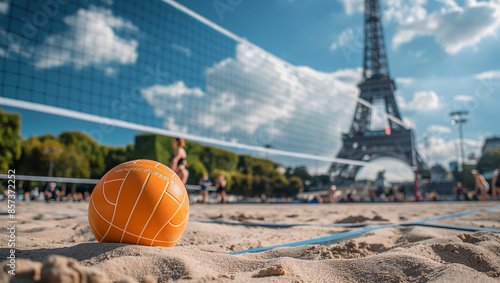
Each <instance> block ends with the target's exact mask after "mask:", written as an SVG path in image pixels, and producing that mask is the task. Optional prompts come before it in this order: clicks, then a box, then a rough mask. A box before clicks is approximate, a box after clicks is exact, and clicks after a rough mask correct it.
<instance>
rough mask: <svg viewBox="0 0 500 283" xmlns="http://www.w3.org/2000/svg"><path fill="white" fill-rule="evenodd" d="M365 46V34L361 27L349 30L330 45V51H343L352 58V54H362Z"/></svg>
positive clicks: (343, 32)
mask: <svg viewBox="0 0 500 283" xmlns="http://www.w3.org/2000/svg"><path fill="white" fill-rule="evenodd" d="M363 46H364V33H363V30H362V28H361V27H357V28H355V29H352V28H348V29H346V30H344V31H342V33H340V35H339V36H338V38H337V41H335V42H333V43H332V44H331V45H330V51H335V50H337V49H339V48H340V49H341V51H342V52H343V53H344V55H345V56H346V57H347V56H351V55H352V53H356V54H361V52H362V51H363Z"/></svg>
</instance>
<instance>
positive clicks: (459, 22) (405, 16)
mask: <svg viewBox="0 0 500 283" xmlns="http://www.w3.org/2000/svg"><path fill="white" fill-rule="evenodd" d="M391 1H395V3H396V2H399V1H396V0H391ZM441 2H443V3H444V7H443V8H441V9H440V10H438V11H433V12H431V13H427V11H426V10H425V9H424V8H423V5H424V4H425V1H423V0H421V1H417V2H412V3H411V4H408V3H405V4H400V6H401V7H403V8H401V9H400V10H397V8H396V10H395V11H394V12H392V13H388V12H386V13H388V14H387V15H390V16H388V18H389V19H394V20H396V21H397V22H398V23H399V27H398V29H397V31H396V34H395V35H394V37H393V39H392V45H393V48H398V47H399V46H400V45H402V44H405V43H408V42H411V41H412V40H413V39H415V38H417V37H419V36H432V37H434V38H435V41H436V42H437V43H438V44H440V45H441V46H442V47H443V48H444V49H445V50H446V52H448V53H450V54H454V53H457V52H459V51H460V50H462V49H463V48H466V47H469V46H475V45H476V44H478V43H479V42H480V41H481V40H482V39H484V38H486V37H488V36H491V35H494V34H495V31H496V30H497V29H498V27H499V26H500V3H499V2H498V1H497V0H492V1H489V2H488V1H481V2H477V1H475V0H469V1H466V2H465V5H464V6H463V7H460V6H458V5H457V4H456V3H455V2H454V1H453V0H445V1H441ZM388 11H391V8H390V9H389V10H388Z"/></svg>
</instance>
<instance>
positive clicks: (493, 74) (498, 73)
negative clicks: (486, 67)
mask: <svg viewBox="0 0 500 283" xmlns="http://www.w3.org/2000/svg"><path fill="white" fill-rule="evenodd" d="M474 77H475V78H476V79H479V80H481V79H482V80H487V79H495V78H500V70H492V71H486V72H482V73H479V74H477V75H475V76H474Z"/></svg>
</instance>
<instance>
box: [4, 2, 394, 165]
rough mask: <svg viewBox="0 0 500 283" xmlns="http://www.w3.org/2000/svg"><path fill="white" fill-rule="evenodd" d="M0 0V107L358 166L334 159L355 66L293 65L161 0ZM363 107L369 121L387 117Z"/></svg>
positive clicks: (295, 159) (354, 96) (291, 160)
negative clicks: (320, 68)
mask: <svg viewBox="0 0 500 283" xmlns="http://www.w3.org/2000/svg"><path fill="white" fill-rule="evenodd" d="M4 6H5V7H6V8H5V7H4V8H2V9H1V12H0V22H1V25H0V26H1V29H0V38H1V39H2V42H1V45H0V62H1V64H0V88H1V91H0V93H1V94H0V105H4V106H12V107H17V108H24V109H29V110H35V111H40V112H45V113H51V114H56V115H61V116H66V117H71V118H77V119H81V120H86V121H91V122H95V123H102V124H106V125H113V126H118V127H123V128H128V129H133V130H138V131H142V132H150V133H157V134H162V135H167V136H176V137H183V138H186V139H188V140H191V141H196V142H200V143H203V144H209V145H214V146H219V147H223V148H228V149H233V150H237V151H238V152H240V153H246V154H253V155H258V156H260V157H266V158H271V159H274V160H277V161H280V162H283V163H286V164H307V165H308V166H309V167H312V168H315V167H316V169H318V168H323V169H324V170H325V171H326V168H327V167H328V166H329V164H331V162H339V163H348V164H353V165H366V163H365V162H360V161H356V160H346V159H337V158H335V156H336V154H337V152H338V150H339V148H340V146H341V142H342V136H341V135H342V133H343V132H346V131H347V130H348V129H349V127H350V125H351V121H352V115H353V113H354V110H355V107H356V104H357V103H358V102H360V103H364V105H365V106H366V107H370V108H372V107H373V105H371V104H369V103H366V102H363V101H359V99H358V89H357V87H356V83H357V82H359V81H360V79H361V78H360V70H357V71H356V70H339V71H336V72H333V73H324V72H319V71H316V70H313V69H311V68H309V67H304V66H294V65H292V64H289V63H287V62H285V61H283V60H281V59H280V58H277V57H276V56H273V55H272V54H270V53H268V52H266V51H264V50H263V49H261V48H259V47H258V46H255V45H254V44H252V43H250V42H248V41H246V40H244V39H242V38H240V37H238V36H237V35H235V34H233V33H231V32H229V31H227V30H225V29H223V28H221V27H219V26H218V25H216V24H214V23H212V22H210V21H209V20H207V19H205V18H203V17H201V16H200V15H198V14H196V13H194V12H192V11H191V10H189V9H187V8H185V7H183V6H181V5H180V4H178V3H176V2H174V1H170V0H164V1H160V0H155V1H147V2H143V1H139V0H130V1H127V2H126V3H121V2H117V1H115V2H113V1H111V0H106V1H104V0H100V1H98V0H85V1H84V0H80V1H68V0H44V1H28V0H16V1H11V2H7V3H6V4H5V5H4ZM360 62H361V58H360ZM332 64H334V62H332ZM374 110H376V108H374ZM373 113H374V118H372V122H373V124H374V125H375V126H376V124H377V123H376V122H377V117H376V116H377V115H379V116H380V117H381V118H380V119H378V120H379V121H382V122H381V123H384V122H383V121H384V120H387V118H389V119H391V117H385V116H384V115H386V114H384V113H383V111H379V112H377V111H374V112H373ZM377 113H378V114H377ZM392 119H394V118H393V117H392ZM399 122H400V121H399ZM380 128H382V129H383V125H380ZM110 134H112V133H110ZM98 142H99V141H98Z"/></svg>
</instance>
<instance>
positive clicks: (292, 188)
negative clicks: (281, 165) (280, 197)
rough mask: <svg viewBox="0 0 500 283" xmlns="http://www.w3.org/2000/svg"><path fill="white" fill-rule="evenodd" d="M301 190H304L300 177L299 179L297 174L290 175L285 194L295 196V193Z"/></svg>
mask: <svg viewBox="0 0 500 283" xmlns="http://www.w3.org/2000/svg"><path fill="white" fill-rule="evenodd" d="M328 182H330V179H328ZM303 191H304V183H303V182H302V179H300V178H299V177H297V176H292V177H291V178H290V179H289V184H288V190H287V192H286V193H287V195H289V196H296V195H297V194H299V193H301V192H303Z"/></svg>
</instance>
